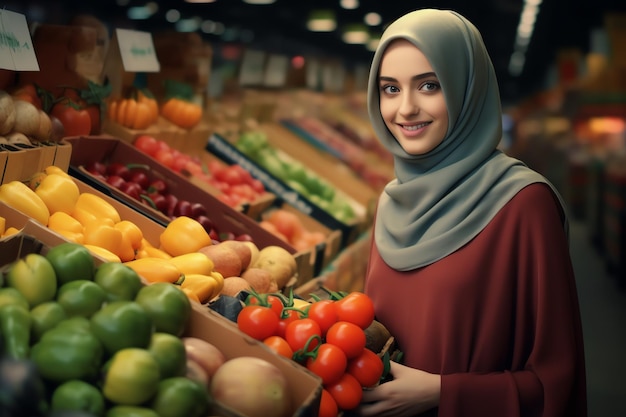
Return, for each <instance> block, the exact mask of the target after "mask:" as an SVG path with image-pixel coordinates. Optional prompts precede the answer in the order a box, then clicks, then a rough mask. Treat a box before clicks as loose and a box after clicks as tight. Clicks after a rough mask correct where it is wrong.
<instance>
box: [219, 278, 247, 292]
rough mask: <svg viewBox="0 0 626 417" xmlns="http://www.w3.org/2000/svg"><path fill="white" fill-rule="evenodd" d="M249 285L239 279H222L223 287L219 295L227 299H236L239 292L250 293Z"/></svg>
mask: <svg viewBox="0 0 626 417" xmlns="http://www.w3.org/2000/svg"><path fill="white" fill-rule="evenodd" d="M251 288H252V287H251V286H250V283H249V282H248V281H246V280H245V279H243V278H241V277H229V278H225V279H224V287H223V288H222V291H221V294H222V295H227V296H229V297H237V294H239V293H240V292H241V291H250V289H251Z"/></svg>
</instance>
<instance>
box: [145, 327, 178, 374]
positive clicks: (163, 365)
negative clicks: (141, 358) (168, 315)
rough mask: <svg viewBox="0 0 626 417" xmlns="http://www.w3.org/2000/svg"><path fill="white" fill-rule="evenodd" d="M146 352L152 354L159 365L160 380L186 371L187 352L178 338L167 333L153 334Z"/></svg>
mask: <svg viewBox="0 0 626 417" xmlns="http://www.w3.org/2000/svg"><path fill="white" fill-rule="evenodd" d="M148 351H149V352H150V353H152V355H153V356H154V358H155V359H156V361H157V363H158V364H159V369H160V370H161V378H169V377H172V376H181V375H184V374H185V371H186V369H187V351H186V350H185V344H184V343H183V340H182V339H181V338H180V337H178V336H174V335H173V334H169V333H160V332H157V333H154V334H153V335H152V339H151V340H150V345H149V346H148Z"/></svg>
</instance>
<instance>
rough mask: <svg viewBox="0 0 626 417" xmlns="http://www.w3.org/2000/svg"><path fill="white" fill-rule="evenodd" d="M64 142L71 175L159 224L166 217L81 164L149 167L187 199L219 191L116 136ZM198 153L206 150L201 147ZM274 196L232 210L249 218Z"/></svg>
mask: <svg viewBox="0 0 626 417" xmlns="http://www.w3.org/2000/svg"><path fill="white" fill-rule="evenodd" d="M66 141H67V142H68V143H69V144H70V145H71V146H72V155H71V159H70V164H69V165H70V166H71V168H72V169H71V171H72V174H75V175H76V176H77V177H80V178H81V179H82V180H83V181H85V182H88V183H90V184H91V185H93V186H94V187H96V188H99V189H101V190H105V192H107V193H109V194H111V195H114V196H115V198H117V199H118V200H120V201H123V202H124V203H126V204H128V205H131V206H137V207H136V208H137V209H138V210H140V211H143V212H144V214H145V215H146V216H149V217H151V218H153V219H155V220H157V221H158V222H160V223H162V224H166V223H167V222H169V218H168V217H167V216H165V215H164V214H162V213H161V212H159V211H157V210H154V209H152V208H151V207H149V206H147V205H145V204H142V203H140V202H138V201H137V200H135V199H133V198H129V196H127V195H126V194H124V193H122V192H120V191H118V190H116V189H115V188H113V187H110V186H108V185H107V184H106V183H105V182H103V181H101V180H100V179H98V178H97V177H95V176H94V175H91V174H90V173H89V172H88V171H87V170H86V169H85V166H87V165H88V164H89V163H91V162H94V161H98V162H101V161H106V162H119V163H122V164H125V165H127V164H140V165H146V166H149V167H150V173H151V174H152V175H153V176H154V177H155V178H160V179H162V180H164V181H165V182H166V183H167V184H168V186H169V189H170V190H172V191H173V192H174V194H175V195H176V196H180V197H181V198H186V199H188V200H189V201H194V200H195V199H196V197H197V195H198V193H200V194H204V193H208V194H211V195H213V196H217V195H219V194H220V193H221V191H219V190H217V189H215V188H213V187H211V186H210V185H209V184H207V183H206V182H204V181H202V180H200V179H198V178H194V177H193V176H191V177H187V176H185V175H182V174H180V173H178V172H176V171H174V170H171V169H169V168H168V167H166V166H164V165H163V164H161V163H159V162H158V161H157V160H156V159H154V158H152V157H151V156H149V155H147V154H145V153H144V152H142V151H140V150H139V149H137V148H135V147H134V146H133V145H132V144H130V143H129V142H126V141H124V140H121V139H119V138H116V137H110V136H77V137H70V138H66ZM202 152H203V153H206V152H205V151H204V150H203V151H202ZM275 198H276V196H275V195H274V194H272V193H270V192H267V193H265V194H264V195H263V196H261V197H259V198H257V199H256V200H254V201H251V202H250V203H248V204H246V205H245V206H240V207H237V208H235V209H236V210H238V211H241V212H244V213H246V214H248V215H249V216H251V217H255V216H256V215H257V214H258V213H259V212H260V211H262V210H264V209H265V208H267V207H268V206H270V205H271V204H272V202H273V201H274V200H275ZM213 201H214V200H213V199H211V200H210V201H208V203H212V202H213Z"/></svg>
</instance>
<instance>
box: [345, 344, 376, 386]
mask: <svg viewBox="0 0 626 417" xmlns="http://www.w3.org/2000/svg"><path fill="white" fill-rule="evenodd" d="M384 369H385V365H384V363H383V360H382V359H381V358H380V356H378V355H377V354H376V353H374V352H373V351H371V350H370V349H368V348H365V349H363V352H361V354H360V355H359V356H357V357H356V358H353V359H351V360H350V362H348V368H347V372H348V373H349V374H351V375H352V376H354V377H355V378H356V379H357V381H359V383H360V384H361V386H362V387H372V386H374V385H376V384H377V383H378V381H380V378H381V377H382V376H383V372H384Z"/></svg>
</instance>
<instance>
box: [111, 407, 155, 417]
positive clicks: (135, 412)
mask: <svg viewBox="0 0 626 417" xmlns="http://www.w3.org/2000/svg"><path fill="white" fill-rule="evenodd" d="M105 417H160V416H159V415H158V414H157V413H156V411H154V410H153V409H152V408H147V407H137V406H133V405H116V406H113V407H111V408H109V410H108V411H107V413H106V415H105Z"/></svg>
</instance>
